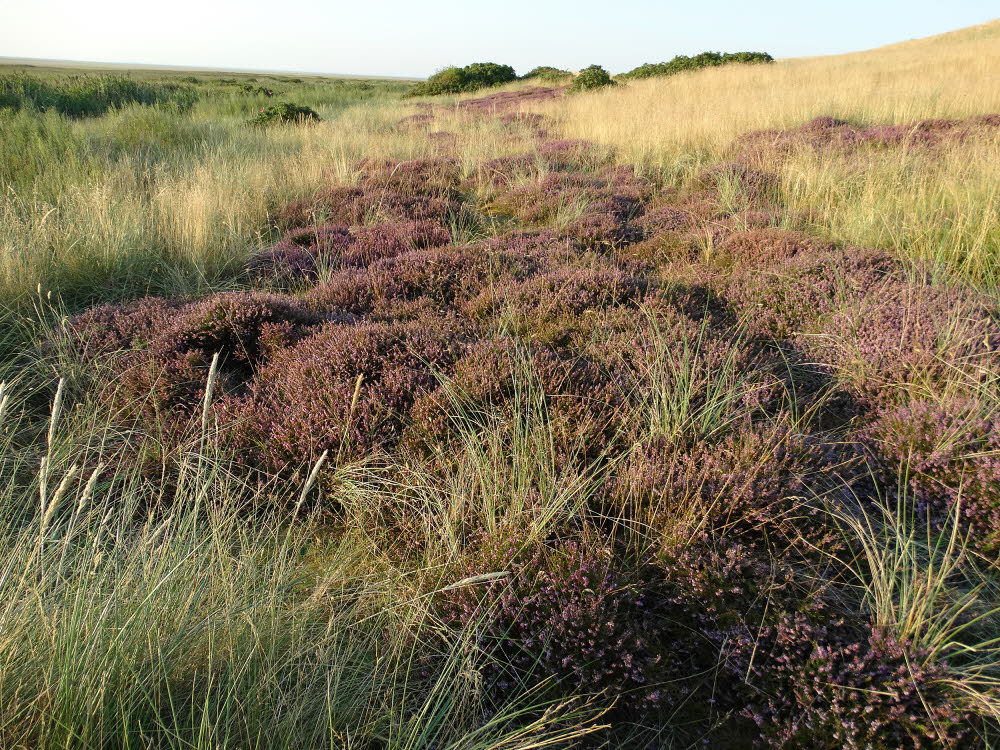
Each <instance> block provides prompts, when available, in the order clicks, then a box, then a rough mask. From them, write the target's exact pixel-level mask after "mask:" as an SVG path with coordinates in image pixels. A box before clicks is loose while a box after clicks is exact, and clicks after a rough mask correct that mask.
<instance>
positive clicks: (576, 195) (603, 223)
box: [485, 168, 651, 245]
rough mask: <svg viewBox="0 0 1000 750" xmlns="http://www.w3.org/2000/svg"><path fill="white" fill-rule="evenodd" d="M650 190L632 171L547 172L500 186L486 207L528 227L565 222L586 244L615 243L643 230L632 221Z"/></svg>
mask: <svg viewBox="0 0 1000 750" xmlns="http://www.w3.org/2000/svg"><path fill="white" fill-rule="evenodd" d="M650 191H651V186H650V185H649V184H648V183H646V182H645V181H643V180H640V179H638V178H637V177H635V175H634V173H631V171H622V170H618V169H615V168H609V169H605V170H604V171H602V172H601V173H599V174H596V175H590V174H584V173H581V172H549V173H547V174H545V175H543V176H541V177H539V179H537V180H536V181H534V182H530V183H528V184H522V185H517V186H516V187H512V188H510V189H508V190H506V191H505V192H501V193H500V194H499V195H498V196H496V198H495V199H494V200H493V201H492V202H491V203H489V204H488V205H487V206H485V210H486V211H487V212H488V213H493V214H504V215H509V216H512V217H514V218H516V219H518V220H519V221H520V222H521V223H522V224H523V225H525V226H529V227H544V226H551V225H557V226H561V227H562V228H563V232H564V233H565V234H567V235H569V236H571V237H573V238H574V239H576V240H577V241H580V242H583V243H584V244H585V245H615V244H623V243H626V242H631V241H634V240H636V239H638V238H639V237H640V236H641V233H640V232H639V231H638V230H636V229H634V228H632V227H630V226H629V221H630V220H631V219H632V218H633V217H635V216H637V215H639V214H641V213H642V207H643V203H644V202H645V201H646V200H647V199H648V198H649V194H650Z"/></svg>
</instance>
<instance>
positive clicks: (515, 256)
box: [370, 245, 543, 307]
mask: <svg viewBox="0 0 1000 750" xmlns="http://www.w3.org/2000/svg"><path fill="white" fill-rule="evenodd" d="M542 268H543V265H542V259H541V258H539V257H538V256H536V255H533V254H531V253H525V252H521V253H518V252H507V251H504V250H502V249H501V250H496V251H493V252H489V251H487V250H486V248H484V247H483V246H481V245H471V246H466V247H458V248H438V249H432V250H415V251H411V252H409V253H405V254H403V255H399V256H396V257H394V258H389V259H386V260H383V261H380V262H379V263H376V264H374V265H372V266H371V269H370V271H371V273H370V280H371V284H372V289H373V291H374V294H375V296H376V298H380V299H385V300H412V299H416V298H417V297H421V296H426V297H428V298H430V299H431V300H433V301H434V302H435V303H436V304H438V305H440V306H442V307H461V306H462V305H464V304H466V303H468V302H469V301H470V300H472V299H474V298H476V297H477V296H478V295H479V294H481V293H482V292H483V290H486V289H490V288H492V285H493V284H495V283H503V282H506V283H517V282H520V281H523V280H525V279H527V278H530V277H531V276H533V275H535V274H537V273H539V272H540V271H541V269H542Z"/></svg>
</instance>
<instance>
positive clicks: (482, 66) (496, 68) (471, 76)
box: [406, 63, 517, 96]
mask: <svg viewBox="0 0 1000 750" xmlns="http://www.w3.org/2000/svg"><path fill="white" fill-rule="evenodd" d="M516 80H517V74H516V73H515V72H514V69H513V68H512V67H511V66H509V65H499V64H497V63H472V64H471V65H466V66H465V67H464V68H458V67H454V66H453V67H450V68H444V69H443V70H439V71H438V72H437V73H435V74H434V75H432V76H431V77H430V78H428V79H427V80H426V81H424V82H423V83H418V84H417V85H416V86H414V87H413V88H412V89H410V90H409V91H408V92H407V93H406V96H437V95H439V94H460V93H463V92H466V91H477V90H479V89H482V88H486V87H488V86H499V85H501V84H504V83H510V82H511V81H516Z"/></svg>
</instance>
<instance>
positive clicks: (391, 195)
mask: <svg viewBox="0 0 1000 750" xmlns="http://www.w3.org/2000/svg"><path fill="white" fill-rule="evenodd" d="M458 208H459V204H458V203H457V202H456V201H454V200H451V199H447V198H441V197H435V196H429V195H422V194H406V193H397V192H394V191H392V190H388V189H385V188H381V187H376V186H371V185H361V186H357V187H355V186H339V187H330V188H325V189H323V190H321V191H319V192H318V193H316V195H314V196H313V197H311V198H306V199H303V200H298V201H294V202H292V203H290V204H288V205H287V206H285V207H284V208H282V209H281V210H280V211H278V212H277V213H276V214H275V215H274V217H273V220H274V223H275V225H276V226H278V227H279V228H281V229H293V228H296V227H309V226H312V225H314V224H322V223H330V224H339V225H342V226H359V225H362V224H366V223H368V222H370V221H376V220H378V221H388V222H405V221H433V222H435V223H437V224H442V225H443V224H445V223H446V222H447V221H448V218H449V217H450V216H451V215H453V214H454V213H455V212H457V211H458Z"/></svg>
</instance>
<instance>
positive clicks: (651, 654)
mask: <svg viewBox="0 0 1000 750" xmlns="http://www.w3.org/2000/svg"><path fill="white" fill-rule="evenodd" d="M504 551H505V550H504V549H503V548H500V549H496V548H487V549H485V550H483V551H481V552H480V554H479V555H478V557H479V558H480V559H479V560H478V561H476V560H475V559H474V561H473V562H472V563H471V564H469V565H468V568H467V570H464V571H462V572H463V573H466V574H468V575H470V576H472V575H482V574H484V573H494V572H496V571H498V570H499V571H506V573H507V575H505V576H501V577H496V578H494V580H493V582H491V583H489V584H487V585H485V586H484V585H479V586H466V587H460V588H455V589H452V590H450V591H448V592H446V593H445V594H443V595H442V596H441V598H440V601H439V604H438V606H439V610H440V612H441V614H442V617H443V619H444V620H445V622H448V623H454V624H458V623H474V627H475V628H476V636H477V640H476V643H477V645H478V647H479V648H480V650H481V651H482V652H483V653H484V655H485V656H486V657H487V658H488V659H489V660H490V662H492V664H494V665H496V666H494V667H493V668H488V669H487V670H486V674H487V676H488V682H487V684H486V688H487V689H488V690H489V691H490V692H491V693H492V694H493V695H495V696H502V695H503V694H505V693H506V692H509V691H510V690H511V689H513V688H514V687H515V686H516V685H518V684H519V683H522V682H524V681H527V682H529V683H540V682H542V681H543V680H550V681H553V685H552V689H554V690H556V691H558V693H560V694H562V695H567V696H568V695H575V694H579V693H581V692H585V693H602V692H603V693H605V700H606V701H607V703H608V705H610V704H611V703H613V702H614V701H615V700H616V699H618V698H621V697H623V696H625V695H628V696H629V700H628V701H626V704H627V705H626V704H623V705H622V707H621V712H622V713H624V714H626V715H627V714H632V715H634V716H642V715H643V714H649V713H651V712H652V711H653V710H655V709H656V708H658V707H659V706H660V705H661V704H665V703H667V702H668V701H667V696H666V695H665V693H667V692H671V693H673V694H674V695H673V696H672V697H675V698H679V697H680V696H681V695H683V689H682V687H681V686H680V685H678V684H670V685H663V684H662V683H664V682H666V680H667V678H668V677H669V676H676V675H683V674H684V666H685V665H684V664H683V663H679V662H678V660H677V659H676V656H675V654H674V653H673V652H672V646H673V644H672V643H670V642H669V641H667V640H666V639H664V638H662V633H661V630H662V628H663V624H662V623H663V621H662V619H661V615H660V613H659V612H658V611H657V609H656V603H657V602H656V597H655V596H654V595H652V593H651V592H649V591H647V590H646V584H645V582H644V581H642V580H641V579H640V578H638V577H636V576H635V574H634V573H632V572H631V571H629V570H628V569H626V568H623V567H620V566H619V565H618V563H617V561H616V559H615V555H614V553H613V551H612V550H611V549H610V548H608V547H607V546H604V545H599V544H596V543H594V542H576V541H566V542H560V543H557V544H556V545H554V546H553V547H552V548H547V547H538V548H534V549H532V548H529V549H525V550H520V551H518V550H516V549H515V550H513V553H512V554H511V553H508V554H504Z"/></svg>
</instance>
